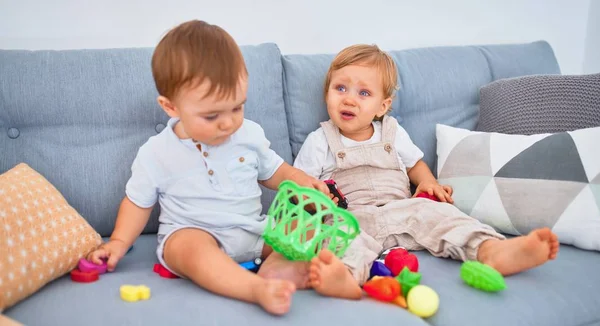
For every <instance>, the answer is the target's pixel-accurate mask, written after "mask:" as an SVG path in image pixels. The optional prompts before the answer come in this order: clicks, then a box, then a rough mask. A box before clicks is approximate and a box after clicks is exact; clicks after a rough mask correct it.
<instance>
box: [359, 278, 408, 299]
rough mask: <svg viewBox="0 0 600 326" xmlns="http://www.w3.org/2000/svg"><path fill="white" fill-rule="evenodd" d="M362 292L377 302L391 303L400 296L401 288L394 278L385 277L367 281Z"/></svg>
mask: <svg viewBox="0 0 600 326" xmlns="http://www.w3.org/2000/svg"><path fill="white" fill-rule="evenodd" d="M363 290H364V291H365V292H367V294H368V295H369V296H371V297H373V298H375V299H377V300H380V301H386V302H392V301H394V299H396V298H397V297H398V296H399V295H400V292H401V291H402V288H401V286H400V283H398V281H397V280H396V279H395V278H393V277H389V276H386V277H376V278H374V279H372V280H370V281H367V282H366V283H365V284H364V285H363Z"/></svg>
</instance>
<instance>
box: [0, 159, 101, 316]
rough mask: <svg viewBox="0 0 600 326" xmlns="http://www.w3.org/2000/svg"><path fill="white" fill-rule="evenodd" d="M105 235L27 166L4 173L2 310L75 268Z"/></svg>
mask: <svg viewBox="0 0 600 326" xmlns="http://www.w3.org/2000/svg"><path fill="white" fill-rule="evenodd" d="M98 245H100V235H99V234H98V233H96V231H94V229H92V227H91V226H90V225H89V224H88V223H87V222H86V221H85V219H83V217H81V216H80V215H79V214H78V213H77V211H76V210H74V209H73V207H71V206H70V205H69V203H68V202H67V201H66V200H65V199H64V198H63V196H62V195H61V194H60V192H59V191H58V190H56V188H54V186H52V184H50V183H49V182H48V180H46V179H45V178H44V177H43V176H42V175H40V174H39V173H37V172H36V171H34V170H33V169H31V168H30V167H29V166H28V165H27V164H19V165H17V166H15V167H14V168H12V169H10V170H8V171H7V172H5V173H3V174H0V311H2V310H3V309H5V308H6V307H10V306H12V305H14V304H17V303H18V302H19V301H21V300H23V299H24V298H27V297H28V296H30V295H31V294H33V293H35V292H36V291H37V290H39V289H40V288H42V287H43V286H44V285H46V284H47V283H49V282H51V281H52V280H54V279H56V278H59V277H61V276H63V275H64V274H66V273H68V272H69V271H70V270H72V269H73V268H74V267H75V266H76V265H77V262H78V261H79V259H80V258H81V257H83V256H85V255H87V254H88V253H89V252H90V251H92V250H93V249H94V248H96V247H97V246H98Z"/></svg>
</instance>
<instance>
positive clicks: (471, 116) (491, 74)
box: [0, 42, 560, 236]
mask: <svg viewBox="0 0 600 326" xmlns="http://www.w3.org/2000/svg"><path fill="white" fill-rule="evenodd" d="M242 52H243V55H244V58H245V60H246V63H247V66H248V70H249V74H250V81H249V90H248V101H247V105H246V117H247V118H249V119H251V120H254V121H256V122H258V123H259V124H260V125H262V127H263V128H264V129H265V133H266V135H267V137H268V138H269V140H271V142H272V146H273V148H274V149H275V151H277V152H278V153H279V154H280V155H281V156H282V157H283V158H284V159H285V160H286V161H287V162H288V163H292V162H293V155H295V154H297V152H298V150H299V149H300V146H301V145H302V142H303V141H304V139H305V138H306V135H307V134H308V133H309V132H311V131H313V130H315V129H316V128H318V123H319V122H321V121H325V120H327V113H326V110H325V105H324V99H323V94H322V87H323V86H322V84H323V80H324V76H325V72H326V70H327V68H328V65H329V63H330V62H331V60H332V59H333V54H316V55H286V56H283V57H282V56H281V53H280V52H279V49H278V48H277V46H276V45H274V44H262V45H257V46H243V47H242ZM391 54H392V55H393V57H394V59H395V60H396V62H397V63H398V67H399V71H400V81H401V85H402V86H401V87H402V89H401V90H400V91H399V93H398V96H397V98H396V99H395V100H394V103H393V108H394V110H393V112H392V114H393V115H394V116H395V117H396V118H398V120H399V121H400V123H401V124H402V125H403V126H404V128H406V130H407V131H408V132H409V134H410V135H411V137H412V138H413V140H414V142H415V143H416V144H417V145H418V146H419V147H421V149H422V150H423V151H424V153H425V161H426V162H427V163H428V164H429V165H430V166H431V167H432V170H433V171H435V168H434V166H435V132H434V126H435V123H437V122H440V123H446V124H449V125H452V126H458V127H464V128H468V129H473V128H474V127H475V124H476V122H477V113H478V94H479V88H480V87H481V86H483V85H485V84H487V83H489V82H491V81H493V80H496V79H499V78H506V77H515V76H519V75H528V74H555V73H559V72H560V70H559V68H558V64H557V62H556V59H555V57H554V54H553V52H552V49H551V48H550V46H549V45H548V44H547V43H546V42H535V43H531V44H519V45H498V46H464V47H437V48H424V49H414V50H404V51H392V52H391ZM151 55H152V49H149V48H135V49H133V48H132V49H105V50H62V51H19V50H0V173H3V172H5V171H7V170H8V169H10V168H12V167H14V166H15V165H16V164H18V163H20V162H25V163H27V164H29V165H30V166H31V167H32V168H34V169H35V170H36V171H38V172H40V173H41V174H42V175H44V176H45V177H46V178H47V179H48V180H49V181H50V182H51V183H52V184H53V185H54V186H55V187H56V188H57V189H58V190H59V191H60V192H61V193H62V194H63V195H64V196H65V198H66V199H67V201H68V202H69V203H70V204H71V205H72V206H73V207H74V208H75V209H76V210H77V211H78V212H80V214H81V215H82V216H83V217H85V218H86V219H87V220H88V221H89V222H90V224H91V225H92V226H93V227H94V228H95V229H96V230H97V231H98V232H100V234H101V235H103V236H108V235H110V233H111V232H112V229H113V227H114V222H115V218H116V214H117V210H118V208H119V202H120V201H121V199H122V198H123V196H124V187H125V183H126V182H127V179H128V178H129V176H130V173H131V171H130V166H131V162H132V161H133V158H134V157H135V155H136V153H137V150H138V148H139V146H141V145H142V144H143V143H144V142H145V141H146V140H147V139H148V138H149V137H150V136H152V135H155V134H157V133H158V132H160V131H161V130H162V129H163V128H164V127H165V124H166V121H167V120H168V117H167V116H166V115H165V114H164V113H163V111H162V110H161V109H160V108H159V107H158V104H157V103H156V97H157V95H158V94H157V93H156V89H155V87H154V83H153V80H152V75H151V70H150V58H151ZM282 63H283V65H282ZM290 145H291V146H290ZM263 190H265V189H264V188H263ZM273 195H274V192H273V191H270V190H268V191H265V193H264V195H263V197H262V203H263V210H264V211H266V210H267V209H268V205H269V204H270V203H271V200H272V198H273ZM157 214H158V209H155V210H154V212H153V215H152V217H151V221H150V223H149V224H148V225H147V227H146V228H145V230H144V231H145V232H147V233H153V232H156V230H157V227H158V219H157Z"/></svg>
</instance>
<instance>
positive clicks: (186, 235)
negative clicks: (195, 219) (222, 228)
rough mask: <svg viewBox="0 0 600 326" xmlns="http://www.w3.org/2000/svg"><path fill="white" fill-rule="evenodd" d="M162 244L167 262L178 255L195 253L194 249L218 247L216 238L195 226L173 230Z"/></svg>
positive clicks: (175, 258)
mask: <svg viewBox="0 0 600 326" xmlns="http://www.w3.org/2000/svg"><path fill="white" fill-rule="evenodd" d="M164 241H165V244H164V251H163V256H164V258H165V260H166V261H167V263H168V262H169V260H177V259H178V258H180V257H190V256H194V255H197V253H195V251H208V250H210V249H211V248H215V249H218V248H219V245H218V243H217V240H216V239H215V238H214V237H213V236H212V235H211V234H210V233H208V232H206V231H204V230H200V229H195V228H184V229H180V230H177V231H175V232H173V233H172V234H171V235H170V236H169V237H167V238H166V239H165V240H164Z"/></svg>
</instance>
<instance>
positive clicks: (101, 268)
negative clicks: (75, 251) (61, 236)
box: [77, 258, 107, 274]
mask: <svg viewBox="0 0 600 326" xmlns="http://www.w3.org/2000/svg"><path fill="white" fill-rule="evenodd" d="M77 268H79V270H80V271H82V272H91V271H97V272H98V274H104V273H106V269H107V266H106V261H102V264H101V265H96V264H94V263H92V262H91V261H89V260H87V259H85V258H81V259H80V260H79V264H78V265H77Z"/></svg>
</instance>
